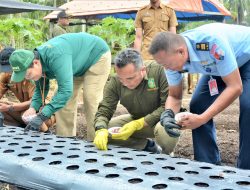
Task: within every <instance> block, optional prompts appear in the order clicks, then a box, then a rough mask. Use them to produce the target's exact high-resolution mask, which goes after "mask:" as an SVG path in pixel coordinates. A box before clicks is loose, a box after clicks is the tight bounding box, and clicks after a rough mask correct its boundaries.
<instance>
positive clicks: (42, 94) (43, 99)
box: [39, 73, 46, 107]
mask: <svg viewBox="0 0 250 190" xmlns="http://www.w3.org/2000/svg"><path fill="white" fill-rule="evenodd" d="M45 79H46V75H45V73H44V74H43V89H42V87H41V83H40V82H39V88H40V92H41V96H42V107H44V105H45V96H44V94H45Z"/></svg>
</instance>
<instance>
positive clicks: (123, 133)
mask: <svg viewBox="0 0 250 190" xmlns="http://www.w3.org/2000/svg"><path fill="white" fill-rule="evenodd" d="M143 126H144V117H143V118H141V119H138V120H134V121H131V122H129V123H127V124H125V125H123V126H122V128H121V129H120V130H119V133H116V134H112V139H118V140H127V139H128V138H129V137H130V136H131V135H132V134H133V133H134V132H135V131H137V130H141V129H142V128H143Z"/></svg>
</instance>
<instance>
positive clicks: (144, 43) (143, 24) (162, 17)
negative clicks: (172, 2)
mask: <svg viewBox="0 0 250 190" xmlns="http://www.w3.org/2000/svg"><path fill="white" fill-rule="evenodd" d="M177 25H178V23H177V18H176V15H175V11H174V10H173V9H172V8H170V7H169V6H167V5H164V4H162V3H161V1H160V0H150V4H149V5H147V6H144V7H142V8H141V9H140V10H138V12H137V14H136V19H135V29H136V36H135V41H134V48H135V49H136V50H138V51H141V53H142V57H143V60H153V57H152V56H151V55H150V54H149V53H148V48H149V45H150V43H151V41H152V39H153V37H154V36H155V35H156V34H157V33H158V32H163V31H170V32H173V33H176V26H177Z"/></svg>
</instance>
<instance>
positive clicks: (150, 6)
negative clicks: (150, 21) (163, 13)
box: [147, 3, 164, 9]
mask: <svg viewBox="0 0 250 190" xmlns="http://www.w3.org/2000/svg"><path fill="white" fill-rule="evenodd" d="M163 6H164V5H163V4H162V3H160V6H159V7H158V8H161V9H162V8H163ZM150 8H153V7H152V5H151V3H149V5H148V6H147V9H150Z"/></svg>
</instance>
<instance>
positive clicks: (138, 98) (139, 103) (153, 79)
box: [94, 49, 178, 154]
mask: <svg viewBox="0 0 250 190" xmlns="http://www.w3.org/2000/svg"><path fill="white" fill-rule="evenodd" d="M115 69H116V73H117V76H115V77H111V78H110V80H109V81H108V82H107V84H106V86H105V88H104V97H103V100H102V102H101V103H100V104H99V107H98V111H97V113H96V117H95V129H96V136H95V140H94V144H95V145H96V147H97V148H98V149H100V150H107V143H108V141H110V143H111V144H117V145H120V146H125V147H130V148H136V149H139V150H145V151H149V152H154V153H160V152H161V148H162V150H163V152H164V153H166V154H169V153H171V152H173V149H174V147H175V145H176V143H177V141H178V138H177V139H176V138H172V137H170V136H169V135H168V134H167V133H166V131H165V129H164V128H163V127H162V126H161V124H160V122H159V121H160V115H161V113H162V112H163V111H164V105H165V100H166V98H167V95H168V84H167V79H166V76H165V73H164V69H163V67H161V66H159V65H158V64H156V63H153V62H152V63H150V64H148V65H147V66H144V64H143V61H142V58H141V55H140V53H139V52H138V51H136V50H134V49H126V50H124V51H122V52H121V53H120V54H119V55H118V56H117V57H116V59H115ZM119 101H120V103H121V104H122V105H123V106H124V107H125V108H126V109H127V110H128V112H129V114H125V115H121V116H118V117H115V118H113V119H111V118H112V116H113V114H114V112H115V110H116V106H117V104H118V102H119ZM114 126H120V127H122V128H121V129H120V130H119V133H118V134H112V136H110V137H112V138H108V136H109V132H108V128H111V127H114ZM148 138H155V139H156V142H157V143H158V144H159V145H160V146H161V148H160V147H159V146H158V145H157V144H156V143H155V142H154V141H153V140H151V139H148Z"/></svg>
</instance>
